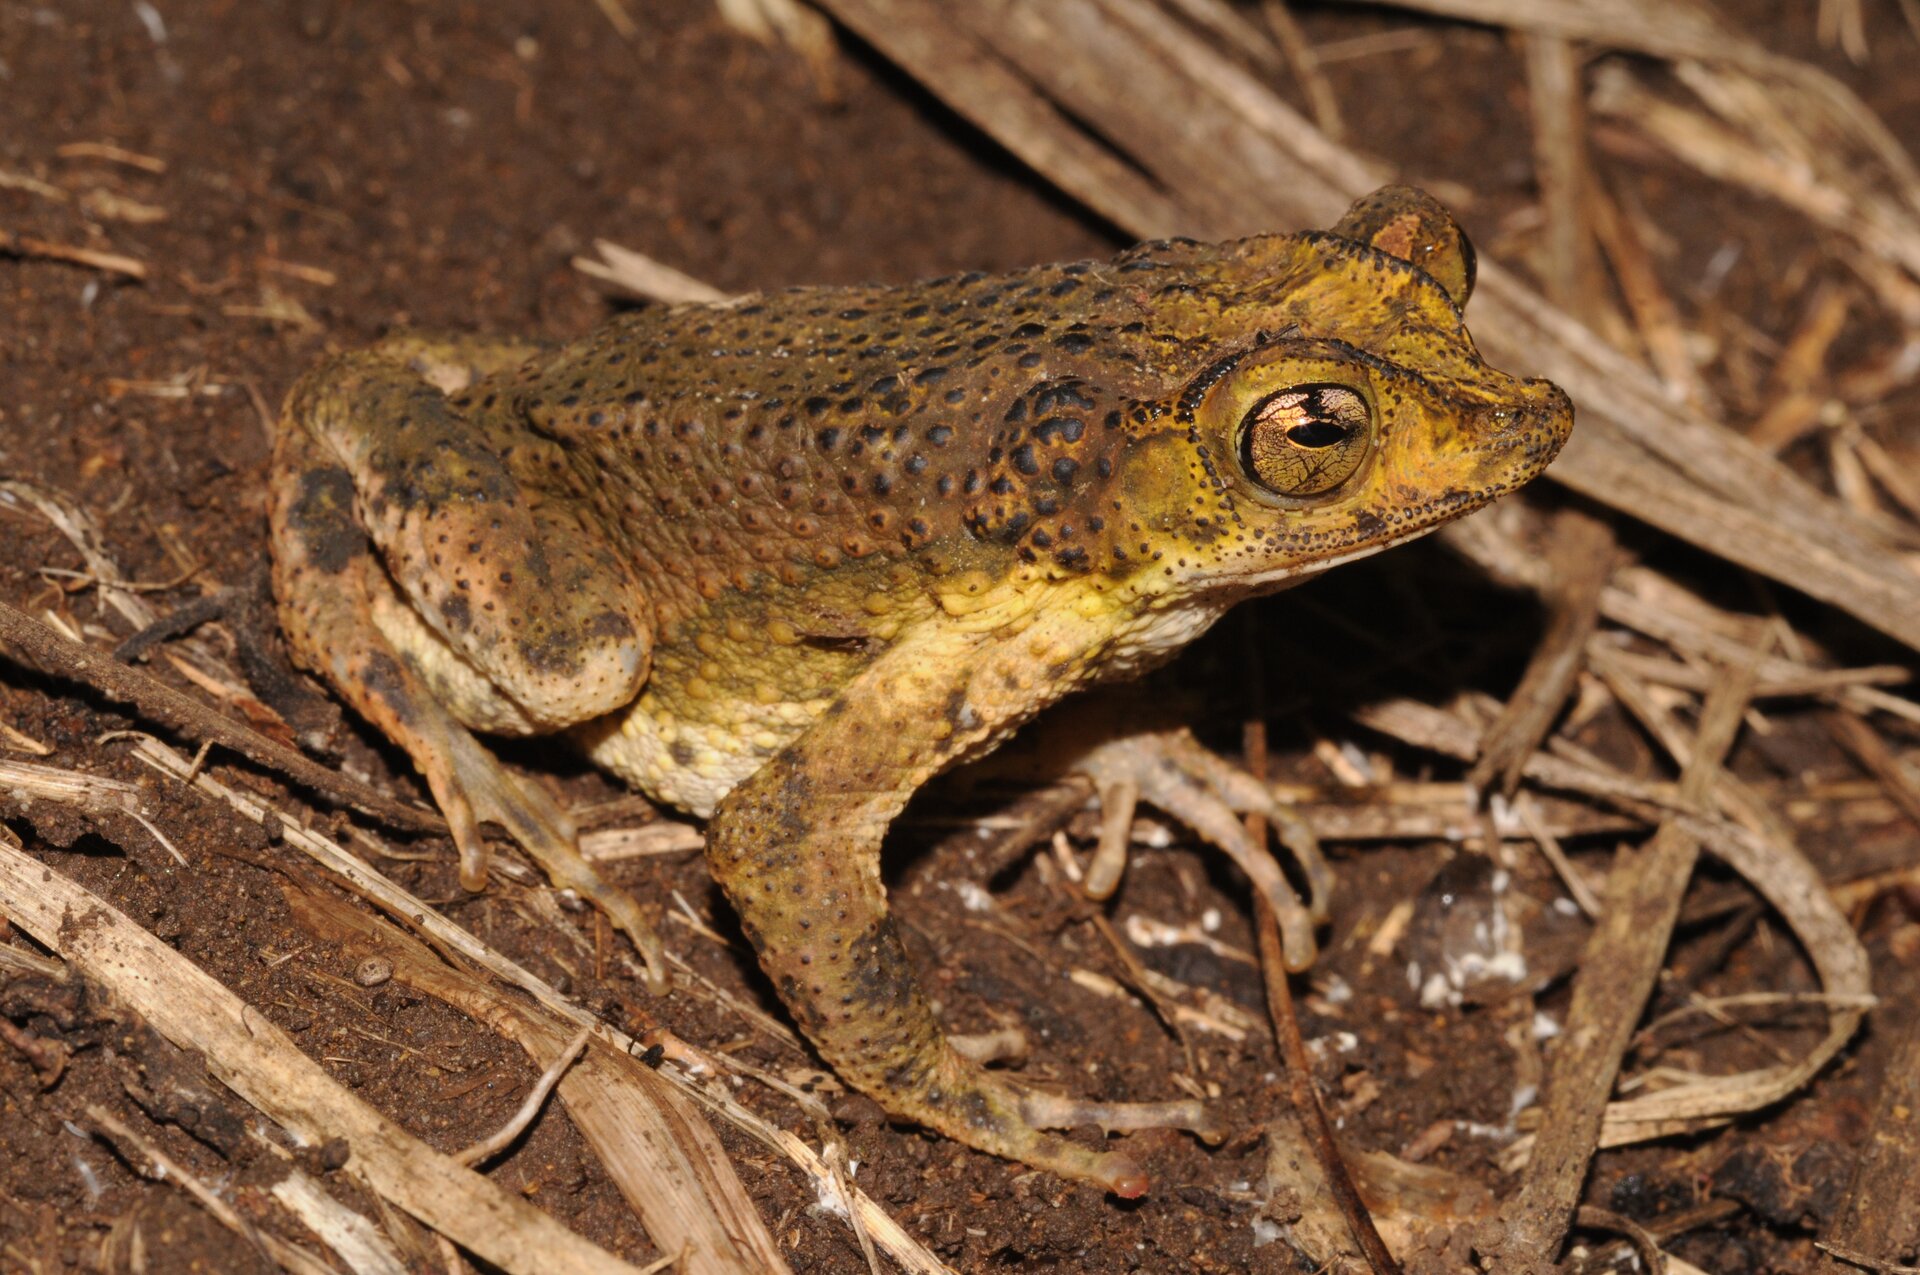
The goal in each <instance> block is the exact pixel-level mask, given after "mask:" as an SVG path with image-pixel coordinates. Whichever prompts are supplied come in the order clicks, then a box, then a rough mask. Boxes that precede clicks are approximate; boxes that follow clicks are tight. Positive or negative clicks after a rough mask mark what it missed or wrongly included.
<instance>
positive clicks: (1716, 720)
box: [1499, 664, 1755, 1275]
mask: <svg viewBox="0 0 1920 1275" xmlns="http://www.w3.org/2000/svg"><path fill="white" fill-rule="evenodd" d="M1754 676H1755V675H1754V672H1753V668H1752V665H1751V664H1749V665H1748V666H1747V667H1746V668H1744V669H1741V670H1736V671H1730V672H1729V673H1728V674H1726V675H1725V676H1724V677H1723V679H1722V680H1721V682H1720V684H1719V685H1717V686H1716V687H1715V688H1714V690H1713V691H1712V692H1711V693H1710V694H1709V696H1708V699H1707V706H1706V708H1705V710H1704V711H1703V713H1702V714H1701V722H1700V730H1699V733H1698V735H1697V736H1696V737H1695V739H1694V741H1693V742H1694V748H1693V756H1692V760H1691V762H1690V763H1689V764H1688V766H1687V768H1686V770H1685V772H1684V773H1683V774H1682V776H1681V780H1680V793H1679V796H1680V799H1681V800H1682V801H1683V802H1685V803H1687V804H1689V805H1698V804H1700V803H1701V802H1702V801H1704V800H1705V799H1706V797H1707V795H1708V793H1709V792H1710V791H1711V789H1712V787H1713V784H1714V781H1715V779H1716V777H1717V776H1718V773H1719V770H1720V766H1721V763H1722V761H1723V760H1724V759H1725V757H1726V755H1727V753H1728V752H1729V751H1730V750H1731V749H1732V747H1733V741H1734V738H1735V736H1736V735H1737V734H1738V733H1739V730H1740V723H1741V719H1742V717H1743V715H1744V714H1745V712H1746V707H1747V701H1748V698H1749V697H1750V695H1751V694H1752V688H1753V682H1754ZM1699 853H1700V843H1699V841H1698V840H1697V839H1695V838H1694V837H1692V836H1690V835H1688V834H1687V833H1686V832H1685V831H1684V830H1682V829H1681V828H1680V826H1679V824H1678V822H1677V821H1676V820H1673V819H1668V820H1666V821H1665V822H1663V823H1662V824H1661V825H1660V830H1659V831H1658V832H1656V833H1655V834H1654V837H1653V840H1652V841H1651V842H1650V843H1648V844H1647V845H1646V846H1645V847H1644V848H1642V849H1639V850H1634V849H1629V848H1626V847H1622V849H1621V850H1620V851H1619V853H1618V854H1617V855H1616V856H1615V858H1614V867H1613V870H1612V871H1611V872H1610V873H1609V874H1608V876H1607V892H1606V899H1605V902H1604V904H1603V911H1602V913H1601V916H1600V920H1599V923H1598V924H1597V925H1596V926H1595V927H1594V931H1593V934H1592V935H1591V937H1590V938H1589V939H1588V942H1587V948H1586V951H1585V953H1584V954H1583V956H1582V957H1581V963H1580V970H1579V973H1578V974H1576V975H1575V977H1574V982H1573V1006H1572V1008H1571V1009H1570V1010H1569V1011H1568V1014H1567V1024H1566V1030H1565V1032H1564V1033H1563V1034H1562V1035H1561V1037H1560V1047H1559V1049H1558V1051H1557V1052H1556V1053H1555V1054H1554V1055H1553V1057H1552V1059H1551V1062H1550V1065H1549V1068H1548V1078H1547V1087H1546V1092H1545V1095H1544V1099H1543V1102H1542V1105H1541V1133H1540V1136H1539V1137H1538V1138H1537V1139H1536V1140H1535V1143H1534V1147H1533V1154H1532V1156H1531V1157H1530V1158H1529V1159H1528V1161H1527V1168H1526V1174H1525V1176H1524V1178H1523V1179H1522V1181H1521V1186H1520V1194H1519V1198H1518V1199H1517V1201H1516V1202H1515V1204H1514V1206H1513V1208H1512V1210H1511V1211H1510V1214H1509V1217H1508V1231H1507V1234H1506V1236H1505V1237H1504V1242H1503V1244H1502V1245H1501V1246H1500V1249H1499V1260H1500V1262H1501V1265H1502V1268H1503V1269H1510V1270H1512V1271H1513V1272H1514V1273H1515V1275H1522V1273H1525V1275H1532V1273H1533V1272H1543V1271H1546V1270H1548V1269H1550V1268H1551V1267H1552V1264H1553V1258H1554V1256H1555V1255H1556V1253H1557V1252H1558V1251H1559V1248H1560V1243H1561V1241H1562V1240H1563V1239H1564V1238H1565V1236H1566V1233H1567V1229H1568V1227H1569V1226H1570V1225H1571V1224H1572V1222H1573V1215H1574V1211H1575V1209H1576V1208H1577V1207H1578V1206H1579V1203H1580V1193H1581V1188H1582V1187H1583V1185H1584V1184H1585V1182H1586V1176H1587V1167H1588V1165H1589V1163H1590V1162H1591V1160H1592V1158H1593V1154H1594V1151H1595V1150H1596V1149H1597V1147H1598V1145H1599V1142H1600V1131H1601V1123H1602V1120H1603V1119H1604V1115H1605V1111H1606V1107H1607V1098H1608V1096H1609V1095H1610V1094H1611V1093H1612V1091H1613V1086H1614V1080H1615V1078H1616V1077H1617V1076H1618V1075H1619V1072H1620V1064H1621V1059H1622V1058H1623V1057H1624V1055H1625V1054H1626V1050H1627V1045H1628V1043H1629V1042H1630V1041H1631V1040H1632V1037H1633V1026H1634V1023H1635V1022H1636V1021H1637V1020H1638V1019H1639V1017H1640V1013H1641V1011H1642V1008H1643V1007H1644V1006H1645V1005H1646V1003H1647V998H1648V997H1649V996H1650V995H1651V994H1652V992H1653V987H1654V983H1655V981H1656V980H1657V979H1658V977H1659V974H1660V966H1661V964H1662V962H1663V961H1664V959H1665V957H1666V952H1667V941H1668V938H1669V936H1670V935H1671V933H1672V930H1673V925H1674V922H1675V921H1676V920H1678V919H1679V915H1680V901H1681V899H1682V898H1684V897H1685V895H1686V888H1687V882H1688V880H1689V879H1690V878H1691V877H1692V875H1693V867H1694V863H1695V861H1696V860H1697V858H1698V857H1699Z"/></svg>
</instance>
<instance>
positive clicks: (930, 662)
mask: <svg viewBox="0 0 1920 1275" xmlns="http://www.w3.org/2000/svg"><path fill="white" fill-rule="evenodd" d="M945 654H946V655H947V656H948V657H949V658H948V659H941V658H936V657H930V656H929V655H928V654H927V653H924V652H922V653H918V654H915V653H912V652H908V651H903V650H900V649H896V650H895V651H894V652H892V653H891V654H890V655H889V656H887V657H884V658H883V659H882V660H881V661H880V663H879V664H877V665H876V666H874V668H872V669H870V670H868V672H867V673H866V674H864V675H863V676H862V677H861V678H860V679H859V680H858V681H856V682H855V683H854V684H853V686H851V687H849V688H848V690H847V693H846V694H844V695H843V696H842V698H841V699H840V700H839V701H838V702H837V703H836V704H835V706H834V707H833V708H832V709H831V710H829V711H828V713H827V715H826V716H825V717H823V718H822V719H821V720H820V721H819V722H818V723H816V724H815V725H814V726H813V727H811V728H810V729H809V730H808V731H807V733H806V734H805V735H803V736H801V738H800V739H798V740H797V741H795V742H794V743H793V744H792V745H791V746H789V747H788V748H787V749H786V750H785V751H783V752H782V753H780V754H779V755H778V756H777V757H775V758H774V759H773V760H772V761H770V762H769V763H768V764H767V765H766V766H765V767H763V768H762V769H761V770H760V771H759V772H757V773H756V774H755V775H754V776H753V777H752V778H751V779H749V780H748V781H747V782H746V783H744V784H742V785H741V786H740V787H739V788H737V789H735V790H734V791H733V792H732V793H730V794H729V795H728V796H727V798H726V799H725V801H723V802H722V803H721V805H720V808H719V810H718V811H717V812H716V813H715V816H714V819H713V823H712V825H711V827H710V828H709V830H708V835H707V855H708V858H709V861H710V863H711V865H712V868H713V871H714V875H715V877H716V878H717V879H718V880H719V882H720V884H721V886H722V887H723V888H724V889H725V890H726V892H727V896H728V898H730V899H731V900H732V902H733V905H734V908H735V910H736V911H737V912H738V913H739V916H740V922H741V928H742V929H743V930H744V931H745V932H746V934H747V937H748V938H749V939H750V940H751V941H752V943H753V945H754V948H755V950H756V951H757V952H758V954H759V957H760V964H761V966H762V968H764V969H765V970H766V972H767V976H768V977H769V978H771V979H772V980H773V983H774V986H775V987H776V988H777V989H778V990H779V993H780V997H781V999H782V1000H783V1001H785V1002H786V1004H787V1007H788V1008H789V1009H790V1010H791V1011H792V1013H793V1015H794V1018H795V1020H796V1021H797V1022H798V1023H799V1025H800V1027H801V1028H802V1030H804V1031H805V1032H806V1034H807V1036H808V1038H809V1039H811V1040H812V1041H813V1043H814V1045H815V1046H816V1047H817V1048H818V1049H819V1051H820V1054H821V1056H822V1057H823V1058H825V1059H826V1060H827V1062H828V1063H829V1064H830V1065H832V1067H833V1068H834V1070H835V1071H836V1072H838V1073H839V1075H840V1077H841V1078H842V1079H843V1080H845V1081H847V1082H848V1083H849V1084H851V1085H853V1086H854V1087H855V1088H858V1089H860V1090H862V1091H864V1092H865V1093H867V1094H868V1095H870V1096H871V1097H873V1098H874V1099H876V1100H877V1101H878V1102H879V1103H880V1104H881V1105H882V1106H883V1107H885V1108H886V1109H887V1110H888V1111H890V1112H892V1113H893V1114H894V1115H897V1116H901V1117H905V1118H907V1119H910V1120H914V1121H917V1122H919V1123H921V1124H924V1125H927V1126H929V1127H931V1128H934V1129H937V1130H939V1131H940V1132H942V1133H944V1134H946V1135H948V1136H949V1137H952V1138H955V1139H958V1140H959V1141H961V1142H964V1143H966V1144H967V1145H969V1146H972V1147H975V1148H978V1149H979V1150H982V1151H989V1152H992V1153H993V1154H995V1155H1000V1156H1005V1157H1006V1158H1008V1159H1010V1160H1018V1161H1021V1162H1022V1163H1025V1164H1030V1165H1033V1166H1034V1167H1036V1168H1042V1169H1046V1170H1048V1171H1050V1172H1053V1173H1057V1174H1060V1175H1061V1176H1062V1177H1068V1178H1078V1179H1082V1180H1085V1181H1090V1182H1095V1183H1098V1184H1099V1185H1100V1186H1102V1187H1104V1188H1106V1189H1107V1190H1109V1191H1112V1192H1114V1193H1115V1194H1117V1195H1120V1196H1124V1197H1129V1198H1130V1197H1134V1196H1138V1195H1141V1194H1143V1193H1144V1192H1145V1191H1146V1189H1147V1178H1146V1175H1145V1174H1144V1173H1143V1172H1142V1171H1141V1169H1140V1167H1139V1166H1138V1165H1137V1164H1136V1163H1135V1162H1134V1161H1133V1160H1132V1159H1131V1158H1130V1157H1128V1156H1127V1155H1125V1154H1123V1153H1119V1152H1110V1151H1095V1150H1091V1149H1089V1148H1086V1147H1082V1146H1078V1145H1076V1144H1074V1143H1072V1142H1068V1141H1067V1140H1065V1139H1063V1138H1061V1137H1058V1136H1056V1135H1053V1134H1049V1133H1045V1132H1042V1130H1043V1129H1047V1128H1067V1127H1072V1126H1079V1125H1098V1126H1101V1127H1103V1128H1106V1129H1109V1130H1111V1129H1141V1128H1155V1127H1174V1128H1184V1129H1191V1130H1194V1131H1196V1132H1199V1133H1201V1134H1203V1135H1205V1136H1214V1135H1215V1130H1214V1129H1213V1128H1212V1126H1211V1125H1210V1124H1209V1119H1208V1115H1207V1112H1206V1110H1205V1108H1204V1107H1203V1106H1202V1105H1201V1104H1199V1103H1197V1102H1192V1101H1172V1102H1164V1103H1124V1104H1114V1103H1098V1102H1088V1101H1080V1100H1075V1099H1071V1098H1067V1097H1064V1096H1061V1095H1056V1094H1049V1093H1045V1092H1041V1091H1038V1090H1029V1089H1026V1088H1024V1087H1021V1086H1017V1085H1015V1084H1012V1083H1010V1082H1009V1081H1007V1080H1005V1079H1003V1078H1001V1077H1000V1076H998V1075H995V1074H993V1073H989V1072H987V1071H986V1070H984V1069H983V1068H982V1067H981V1066H980V1065H979V1064H978V1063H976V1062H973V1061H971V1060H970V1059H968V1058H965V1057H963V1056H962V1055H961V1054H959V1053H957V1052H956V1051H955V1049H954V1047H953V1045H952V1043H951V1042H950V1041H949V1040H948V1039H947V1036H946V1033H945V1032H943V1031H942V1030H941V1027H940V1024H939V1022H938V1021H937V1020H936V1019H935V1017H934V1014H933V1009H932V1006H931V1005H929V1004H928V1002H927V998H926V995H925V994H924V993H923V992H922V991H921V989H920V984H919V982H918V980H917V979H916V978H915V977H914V974H913V970H912V968H911V966H910V965H909V963H908V960H907V954H906V950H905V948H904V947H903V946H902V944H901V941H900V936H899V933H898V931H897V930H896V929H895V928H894V924H893V920H892V918H891V917H890V916H889V914H888V910H887V897H886V891H885V888H884V887H883V886H882V884H881V881H880V843H881V840H882V838H883V837H884V836H885V833H886V830H887V826H888V824H889V823H891V822H892V820H893V818H894V816H895V815H896V814H898V813H899V811H900V809H901V808H902V807H903V806H904V805H905V804H906V801H907V798H908V797H909V796H910V795H911V794H912V793H913V791H914V790H915V789H916V788H918V787H919V786H920V785H921V784H922V783H924V782H925V781H926V780H927V779H928V778H930V777H931V776H932V775H933V774H934V773H935V772H936V771H938V770H939V769H941V768H942V767H943V766H945V765H946V764H947V763H948V762H950V761H952V760H955V759H956V758H957V757H958V756H960V755H961V754H963V753H964V752H965V751H967V750H968V749H970V748H971V749H978V748H979V747H980V746H981V745H982V743H983V742H984V740H985V738H986V737H987V735H988V733H989V732H988V728H987V727H986V726H985V724H984V722H983V715H982V713H981V712H980V711H979V710H978V709H976V708H975V707H974V706H973V705H971V704H970V703H969V702H968V698H967V693H966V692H967V687H966V684H965V679H964V678H949V677H947V676H945V675H939V674H928V673H926V672H925V670H927V669H929V668H942V667H952V659H951V657H952V655H953V653H952V652H946V653H945ZM990 715H991V714H988V716H990Z"/></svg>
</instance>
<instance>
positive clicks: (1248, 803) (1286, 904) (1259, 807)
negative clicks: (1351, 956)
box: [1072, 730, 1333, 971]
mask: <svg viewBox="0 0 1920 1275" xmlns="http://www.w3.org/2000/svg"><path fill="white" fill-rule="evenodd" d="M1072 769H1073V770H1076V771H1079V772H1081V773H1083V774H1085V775H1087V776H1088V777H1089V778H1090V779H1092V780H1093V782H1094V786H1095V787H1096V788H1097V789H1098V790H1099V793H1100V808H1101V815H1100V841H1099V845H1098V847H1097V848H1096V850H1095V851H1094V856H1093V861H1092V863H1091V865H1090V866H1089V869H1088V872H1087V878H1086V883H1085V889H1086V892H1087V893H1088V894H1089V895H1090V896H1092V897H1093V898H1096V899H1105V898H1108V897H1110V896H1111V895H1112V894H1113V892H1114V890H1115V889H1116V888H1118V886H1119V884H1120V876H1121V873H1122V871H1123V870H1124V869H1125V867H1126V862H1127V853H1128V845H1127V836H1128V831H1129V829H1130V828H1131V826H1132V823H1133V812H1134V806H1135V804H1136V803H1137V802H1141V801H1145V802H1147V803H1148V804H1150V805H1154V806H1158V807H1159V808H1160V809H1161V810H1164V811H1166V812H1167V813H1168V814H1170V815H1172V816H1173V817H1174V818H1176V819H1178V820H1179V821H1180V822H1181V823H1184V824H1186V825H1187V826H1188V827H1189V828H1191V829H1193V830H1194V831H1195V832H1196V833H1198V834H1199V835H1200V836H1201V837H1203V838H1205V839H1206V840H1207V841H1210V842H1212V843H1213V844H1214V845H1215V846H1217V847H1219V848H1220V849H1221V850H1224V851H1226V853H1227V856H1228V857H1229V858H1231V859H1232V860H1233V861H1234V863H1235V864H1237V865H1239V868H1240V870H1241V871H1242V872H1245V873H1246V874H1247V877H1248V878H1249V879H1250V880H1251V881H1252V882H1253V884H1254V887H1255V888H1256V889H1258V890H1259V891H1260V893H1261V894H1263V895H1265V896H1266V899H1267V902H1268V903H1269V904H1271V905H1272V907H1273V914H1274V916H1275V917H1276V918H1277V919H1278V920H1279V923H1280V937H1281V950H1282V951H1283V953H1284V954H1285V957H1286V962H1287V968H1288V969H1290V970H1296V971H1297V970H1303V969H1306V968H1307V967H1308V966H1310V965H1312V964H1313V959H1314V956H1315V954H1316V945H1315V942H1314V937H1313V931H1314V927H1315V926H1316V925H1317V924H1320V923H1322V922H1324V921H1325V920H1326V919H1327V903H1328V899H1329V896H1330V895H1331V893H1332V888H1333V873H1332V870H1331V869H1329V868H1328V866H1327V861H1326V859H1325V857H1324V856H1322V855H1321V853H1320V844H1319V842H1318V841H1317V840H1316V839H1315V837H1314V835H1313V830H1312V829H1311V828H1309V827H1307V825H1306V823H1305V822H1304V821H1302V820H1301V819H1300V817H1299V816H1297V815H1295V814H1294V813H1293V812H1292V811H1291V810H1289V809H1288V808H1287V807H1286V805H1285V804H1283V803H1282V802H1280V801H1279V800H1277V799H1276V798H1275V797H1274V795H1273V793H1272V792H1271V791H1269V790H1268V788H1267V787H1266V785H1264V784H1262V783H1261V782H1260V781H1259V780H1257V779H1255V778H1254V777H1253V776H1252V775H1249V774H1248V773H1247V772H1246V771H1244V770H1241V769H1240V768H1239V767H1237V766H1233V765H1231V764H1229V763H1227V762H1225V761H1222V760H1221V759H1220V758H1219V757H1217V756H1215V755H1214V754H1213V753H1211V752H1209V751H1208V750H1207V749H1206V748H1204V747H1202V746H1201V745H1200V743H1199V742H1198V741H1196V740H1195V739H1194V738H1193V736H1192V734H1191V733H1189V732H1187V731H1185V730H1175V731H1159V732H1154V733H1151V734H1141V735H1129V736H1126V737H1123V738H1120V739H1115V740H1109V741H1107V742H1105V743H1101V744H1097V745H1095V746H1094V747H1093V748H1091V749H1089V750H1088V751H1087V752H1086V753H1084V754H1082V755H1081V756H1080V757H1079V758H1077V759H1076V760H1075V761H1074V762H1073V763H1072ZM1246 814H1257V815H1260V816H1261V817H1263V818H1264V819H1266V821H1267V823H1268V824H1269V825H1270V826H1271V827H1272V828H1273V830H1274V832H1275V834H1276V835H1277V836H1278V837H1279V838H1280V841H1281V844H1283V845H1285V846H1286V847H1287V849H1288V850H1290V851H1291V852H1292V853H1293V858H1294V862H1295V864H1296V865H1298V867H1299V869H1300V873H1301V875H1302V876H1303V877H1304V878H1305V879H1306V883H1307V902H1306V903H1305V904H1302V903H1301V901H1300V896H1299V895H1298V894H1296V893H1295V892H1294V889H1293V886H1292V885H1290V884H1289V883H1288V881H1287V878H1286V875H1285V874H1284V873H1283V872H1282V871H1281V870H1280V865H1279V863H1278V862H1276V861H1275V859H1274V857H1273V855H1272V854H1271V853H1270V852H1269V851H1268V850H1267V848H1266V847H1265V846H1264V845H1262V844H1260V843H1259V842H1257V841H1255V840H1254V838H1252V837H1250V836H1249V835H1247V829H1246V826H1245V825H1244V824H1243V823H1242V822H1241V820H1240V818H1239V817H1238V816H1240V815H1246Z"/></svg>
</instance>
